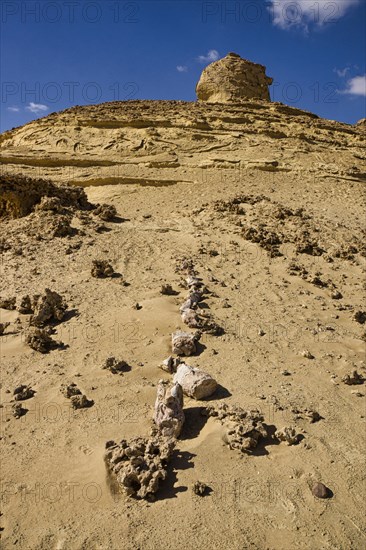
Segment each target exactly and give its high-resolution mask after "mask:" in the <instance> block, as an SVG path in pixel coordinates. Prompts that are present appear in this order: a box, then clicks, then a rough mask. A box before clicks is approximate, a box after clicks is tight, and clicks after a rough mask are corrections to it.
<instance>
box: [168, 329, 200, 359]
mask: <svg viewBox="0 0 366 550" xmlns="http://www.w3.org/2000/svg"><path fill="white" fill-rule="evenodd" d="M198 338H199V336H198V335H197V334H195V333H191V332H184V331H182V330H178V331H177V332H175V333H174V334H172V352H173V353H176V354H177V355H187V356H188V355H193V354H194V353H195V352H196V342H197V340H198Z"/></svg>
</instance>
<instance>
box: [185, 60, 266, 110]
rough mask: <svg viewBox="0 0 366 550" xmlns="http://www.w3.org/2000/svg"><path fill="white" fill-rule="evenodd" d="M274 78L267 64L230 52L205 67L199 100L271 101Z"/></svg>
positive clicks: (198, 93)
mask: <svg viewBox="0 0 366 550" xmlns="http://www.w3.org/2000/svg"><path fill="white" fill-rule="evenodd" d="M272 82H273V79H272V78H270V77H269V76H266V68H265V67H264V66H263V65H259V64H258V63H253V62H252V61H248V60H247V59H243V58H241V57H240V55H238V54H236V53H229V54H227V56H226V57H224V58H223V59H219V60H218V61H215V62H214V63H211V64H210V65H208V67H206V68H205V69H204V70H203V72H202V74H201V78H200V79H199V82H198V84H197V86H196V93H197V98H198V100H200V101H207V102H209V103H235V102H237V101H240V100H242V99H265V100H267V101H270V95H269V90H268V86H270V85H271V84H272Z"/></svg>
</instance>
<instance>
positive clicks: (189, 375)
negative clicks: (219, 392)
mask: <svg viewBox="0 0 366 550" xmlns="http://www.w3.org/2000/svg"><path fill="white" fill-rule="evenodd" d="M173 381H174V382H175V383H178V384H180V385H181V386H182V389H183V393H185V394H186V395H188V396H189V397H193V398H194V399H204V398H205V397H209V396H210V395H212V394H213V393H214V392H215V390H216V388H217V382H216V380H215V379H214V378H213V377H212V376H211V375H210V374H208V373H206V372H204V371H202V370H200V369H196V368H194V367H190V366H189V365H186V364H185V363H182V364H181V365H179V367H178V369H177V372H176V374H175V376H174V378H173Z"/></svg>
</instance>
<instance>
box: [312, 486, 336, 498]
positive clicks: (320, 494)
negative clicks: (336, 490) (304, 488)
mask: <svg viewBox="0 0 366 550" xmlns="http://www.w3.org/2000/svg"><path fill="white" fill-rule="evenodd" d="M311 492H312V493H313V495H314V496H315V497H317V498H330V497H331V496H332V495H331V491H330V489H328V487H326V486H325V485H324V483H320V482H318V483H314V485H313V487H312V489H311Z"/></svg>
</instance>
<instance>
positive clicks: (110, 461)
mask: <svg viewBox="0 0 366 550" xmlns="http://www.w3.org/2000/svg"><path fill="white" fill-rule="evenodd" d="M174 447H175V439H173V438H167V437H162V436H157V435H155V436H153V437H151V438H144V437H135V438H133V439H131V440H130V441H126V440H125V439H123V440H122V441H121V442H120V443H118V444H117V443H115V442H114V441H108V442H107V443H106V454H105V461H106V464H107V466H108V468H109V470H110V471H111V472H112V473H113V474H114V475H115V476H116V479H117V482H118V484H119V485H120V486H121V487H122V488H123V490H124V491H125V493H126V494H127V495H129V496H134V497H136V498H145V499H148V498H151V496H152V495H154V494H155V493H156V492H157V490H158V488H159V483H160V481H161V480H164V479H165V478H166V476H167V464H168V463H169V461H170V459H171V457H172V454H173V451H174Z"/></svg>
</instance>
